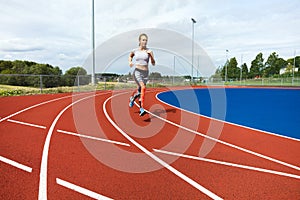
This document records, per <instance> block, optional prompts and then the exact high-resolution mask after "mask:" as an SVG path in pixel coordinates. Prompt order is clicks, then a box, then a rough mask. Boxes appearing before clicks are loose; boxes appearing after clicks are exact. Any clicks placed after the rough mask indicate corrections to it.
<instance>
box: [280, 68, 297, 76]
mask: <svg viewBox="0 0 300 200" xmlns="http://www.w3.org/2000/svg"><path fill="white" fill-rule="evenodd" d="M298 70H299V68H298V67H297V68H295V71H294V72H298ZM288 71H290V72H292V71H291V70H288V68H287V67H284V68H281V69H280V71H279V74H280V75H282V74H285V73H287V72H288Z"/></svg>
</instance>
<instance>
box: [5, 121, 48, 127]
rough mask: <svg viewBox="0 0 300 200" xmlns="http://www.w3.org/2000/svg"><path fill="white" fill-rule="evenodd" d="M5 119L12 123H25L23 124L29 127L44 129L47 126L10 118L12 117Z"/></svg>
mask: <svg viewBox="0 0 300 200" xmlns="http://www.w3.org/2000/svg"><path fill="white" fill-rule="evenodd" d="M7 121H9V122H12V123H16V124H21V125H25V126H31V127H35V128H41V129H46V128H47V127H46V126H41V125H36V124H31V123H27V122H21V121H17V120H12V119H8V120H7Z"/></svg>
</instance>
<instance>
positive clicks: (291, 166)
mask: <svg viewBox="0 0 300 200" xmlns="http://www.w3.org/2000/svg"><path fill="white" fill-rule="evenodd" d="M135 105H136V106H137V107H139V105H138V104H137V103H136V102H135ZM145 110H146V109H145ZM146 111H147V112H148V113H149V114H151V115H152V116H155V117H157V118H158V119H161V120H163V121H165V122H167V123H169V124H172V125H174V126H176V127H178V128H181V129H184V130H186V131H188V132H191V133H194V134H196V135H199V136H202V137H205V138H207V139H210V140H212V141H215V142H218V143H220V144H223V145H225V146H229V147H232V148H234V149H238V150H240V151H243V152H246V153H249V154H252V155H254V156H257V157H260V158H263V159H266V160H269V161H272V162H275V163H278V164H281V165H284V166H286V167H289V168H293V169H296V170H298V171H300V167H298V166H295V165H292V164H289V163H286V162H283V161H281V160H277V159H275V158H272V157H269V156H266V155H263V154H260V153H257V152H254V151H251V150H248V149H245V148H242V147H239V146H237V145H234V144H230V143H228V142H224V141H222V140H219V139H216V138H213V137H210V136H208V135H205V134H203V133H200V132H197V131H194V130H192V129H189V128H187V127H184V126H181V125H179V124H176V123H174V122H172V121H169V120H167V119H164V118H162V117H160V116H158V115H155V114H154V113H151V112H150V111H148V110H146Z"/></svg>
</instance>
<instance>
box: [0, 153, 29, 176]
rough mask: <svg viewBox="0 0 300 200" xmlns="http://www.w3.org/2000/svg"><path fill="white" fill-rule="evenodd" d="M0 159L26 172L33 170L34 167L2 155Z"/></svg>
mask: <svg viewBox="0 0 300 200" xmlns="http://www.w3.org/2000/svg"><path fill="white" fill-rule="evenodd" d="M0 161H2V162H4V163H6V164H9V165H12V166H14V167H16V168H19V169H21V170H24V171H26V172H29V173H31V172H32V168H31V167H27V166H26V165H23V164H20V163H18V162H16V161H13V160H10V159H8V158H4V157H2V156H0Z"/></svg>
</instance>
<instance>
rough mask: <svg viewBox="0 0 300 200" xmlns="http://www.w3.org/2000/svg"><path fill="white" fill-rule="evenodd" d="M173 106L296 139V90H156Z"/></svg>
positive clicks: (299, 118)
mask: <svg viewBox="0 0 300 200" xmlns="http://www.w3.org/2000/svg"><path fill="white" fill-rule="evenodd" d="M158 98H159V99H160V100H162V101H164V102H166V103H168V104H171V105H173V106H175V107H178V108H182V109H184V110H188V111H191V112H194V113H197V114H201V115H205V116H208V117H213V118H216V119H220V120H224V121H227V122H232V123H235V124H240V125H243V126H247V127H251V128H256V129H259V130H263V131H268V132H272V133H276V134H279V135H284V136H288V137H293V138H297V139H300V89H281V88H270V89H269V88H268V89H267V88H226V89H224V88H210V89H207V88H204V89H202V88H201V89H194V90H193V89H189V90H176V91H168V92H164V93H160V94H159V95H158Z"/></svg>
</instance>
